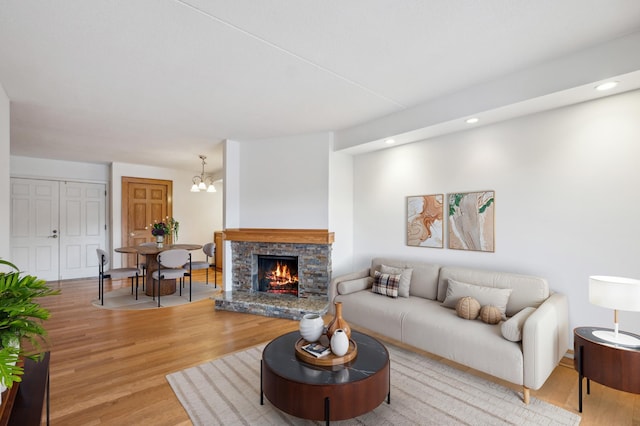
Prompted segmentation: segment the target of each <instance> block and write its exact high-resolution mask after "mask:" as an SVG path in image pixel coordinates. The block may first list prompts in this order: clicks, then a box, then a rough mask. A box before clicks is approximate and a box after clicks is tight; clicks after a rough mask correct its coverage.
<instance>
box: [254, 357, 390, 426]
mask: <svg viewBox="0 0 640 426" xmlns="http://www.w3.org/2000/svg"><path fill="white" fill-rule="evenodd" d="M336 374H339V373H336ZM264 396H266V397H267V399H268V400H269V401H270V402H271V403H272V404H273V405H274V406H275V407H277V408H279V409H280V410H282V411H284V412H285V413H288V414H291V415H293V416H296V417H300V418H303V419H309V420H324V421H325V423H326V424H327V425H329V424H330V421H331V420H345V419H351V418H354V417H358V416H360V415H362V414H366V413H368V412H369V411H372V410H373V409H375V408H376V407H378V406H379V405H380V404H382V403H383V402H384V400H385V399H386V400H387V404H390V403H391V383H390V369H389V362H388V361H387V363H386V365H385V367H384V368H382V369H381V370H380V371H378V372H377V373H376V374H374V375H372V376H370V377H368V378H366V379H363V380H359V381H357V382H348V383H344V384H333V385H318V384H307V383H302V382H296V381H292V380H288V379H286V378H283V377H281V376H279V375H278V374H276V373H275V372H273V371H272V370H271V369H270V368H269V367H268V366H267V365H265V363H264V361H261V362H260V405H264Z"/></svg>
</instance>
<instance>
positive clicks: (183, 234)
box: [111, 163, 223, 267]
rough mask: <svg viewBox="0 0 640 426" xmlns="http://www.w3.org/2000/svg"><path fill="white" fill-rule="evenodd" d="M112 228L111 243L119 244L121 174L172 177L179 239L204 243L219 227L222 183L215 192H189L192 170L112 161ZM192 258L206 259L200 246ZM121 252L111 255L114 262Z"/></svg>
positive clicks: (209, 240)
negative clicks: (117, 254) (178, 224)
mask: <svg viewBox="0 0 640 426" xmlns="http://www.w3.org/2000/svg"><path fill="white" fill-rule="evenodd" d="M111 174H112V180H111V187H112V191H111V195H112V209H111V217H112V223H111V230H112V236H113V241H112V247H120V246H121V245H122V237H121V233H122V232H121V230H122V228H121V223H122V220H121V219H122V215H121V210H122V177H123V176H129V177H140V178H149V179H165V180H171V181H173V217H174V218H175V219H176V220H177V221H179V222H180V232H179V238H178V242H179V243H185V244H186V243H189V244H201V245H203V244H205V243H208V242H212V241H213V232H214V231H219V230H221V229H222V199H223V195H222V194H223V185H221V184H220V183H216V189H217V191H218V192H214V193H208V192H190V191H189V190H190V189H191V185H192V181H191V179H192V178H193V176H194V175H196V174H199V171H198V169H194V171H193V172H188V171H182V170H173V169H165V168H161V167H151V166H142V165H139V164H126V163H113V164H112V168H111ZM192 258H193V260H205V255H204V253H203V252H202V250H197V251H193V252H192ZM120 262H121V256H114V266H115V267H118V266H120Z"/></svg>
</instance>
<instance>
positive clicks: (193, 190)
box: [191, 183, 200, 192]
mask: <svg viewBox="0 0 640 426" xmlns="http://www.w3.org/2000/svg"><path fill="white" fill-rule="evenodd" d="M191 192H200V189H198V185H196V184H195V183H194V184H193V186H192V187H191Z"/></svg>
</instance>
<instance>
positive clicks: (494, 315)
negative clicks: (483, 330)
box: [480, 305, 502, 324]
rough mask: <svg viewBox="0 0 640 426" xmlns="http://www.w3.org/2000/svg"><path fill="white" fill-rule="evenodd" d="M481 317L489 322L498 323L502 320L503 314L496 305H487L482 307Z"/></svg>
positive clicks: (483, 320)
mask: <svg viewBox="0 0 640 426" xmlns="http://www.w3.org/2000/svg"><path fill="white" fill-rule="evenodd" d="M480 319H481V320H482V322H486V323H487V324H497V323H499V322H500V320H502V315H500V310H499V309H498V308H496V307H495V306H492V305H485V306H483V307H482V308H481V309H480Z"/></svg>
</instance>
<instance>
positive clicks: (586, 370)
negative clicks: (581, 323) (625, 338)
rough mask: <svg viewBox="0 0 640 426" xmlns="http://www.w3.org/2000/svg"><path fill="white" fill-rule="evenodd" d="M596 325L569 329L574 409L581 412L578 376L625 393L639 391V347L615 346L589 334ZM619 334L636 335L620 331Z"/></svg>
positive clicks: (589, 387)
mask: <svg viewBox="0 0 640 426" xmlns="http://www.w3.org/2000/svg"><path fill="white" fill-rule="evenodd" d="M596 330H607V331H613V330H610V329H607V328H599V327H578V328H576V329H575V330H574V331H573V351H574V358H573V366H574V368H575V369H576V370H577V371H578V411H580V412H581V413H582V379H583V378H586V379H587V394H590V393H591V385H590V380H593V381H595V382H598V383H600V384H601V385H605V386H608V387H610V388H613V389H618V390H621V391H625V392H631V393H640V375H638V368H640V347H630V346H623V345H616V344H615V343H611V342H608V341H606V340H602V339H600V338H598V337H596V336H594V335H593V332H594V331H596ZM620 333H621V334H627V335H629V336H633V337H637V338H640V336H638V335H635V334H632V333H627V332H625V331H620Z"/></svg>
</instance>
